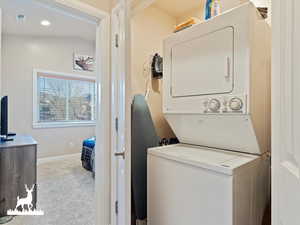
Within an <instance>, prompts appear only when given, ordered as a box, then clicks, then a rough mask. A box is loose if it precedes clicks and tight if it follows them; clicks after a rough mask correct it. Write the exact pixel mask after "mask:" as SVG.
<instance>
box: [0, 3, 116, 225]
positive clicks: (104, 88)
mask: <svg viewBox="0 0 300 225" xmlns="http://www.w3.org/2000/svg"><path fill="white" fill-rule="evenodd" d="M5 3H6V2H3V3H1V5H0V8H2V16H3V21H2V22H3V23H5V22H6V21H7V20H6V17H5V15H6V13H8V14H9V15H11V13H10V11H9V10H10V9H12V8H13V7H12V5H8V7H6V6H5V5H4V4H5ZM7 3H8V4H16V6H20V5H22V1H7ZM23 3H24V2H23ZM2 4H3V5H2ZM30 4H33V5H34V6H35V7H36V8H35V9H34V11H33V13H29V14H26V12H25V11H24V10H25V9H26V7H21V8H22V10H23V11H22V10H18V13H14V15H11V16H12V17H11V21H10V22H11V23H9V22H8V23H7V24H8V26H7V28H13V25H12V23H15V22H16V23H17V26H19V28H21V29H18V31H19V32H20V31H23V32H24V33H25V32H28V30H29V29H23V30H22V27H25V26H24V25H25V23H29V22H30V20H31V19H32V15H33V14H35V13H37V14H40V15H42V14H43V13H42V12H43V10H44V11H47V10H48V11H53V12H55V13H57V14H58V16H57V17H56V18H52V19H51V21H50V19H45V20H43V21H42V20H39V21H36V22H37V23H38V24H37V26H41V27H42V26H43V27H42V29H45V30H46V29H47V28H50V29H48V30H51V29H53V27H54V25H55V24H59V22H62V21H63V20H61V19H59V18H60V17H63V16H65V17H66V16H68V17H69V20H70V21H72V20H77V22H78V21H79V22H78V23H80V21H81V22H86V24H93V26H94V34H93V35H94V44H93V47H92V48H93V54H92V55H93V57H94V58H95V67H94V78H93V79H90V76H84V75H86V74H88V72H86V74H84V73H85V72H84V71H83V72H82V73H83V76H82V77H81V76H77V77H76V79H75V78H74V76H73V75H77V74H78V73H81V72H78V73H77V72H76V71H75V70H74V71H71V72H70V71H66V69H56V68H54V69H51V68H46V67H47V66H45V64H42V63H36V65H34V66H33V65H32V68H30V69H28V70H27V71H24V74H25V72H26V74H27V73H28V74H30V73H31V74H33V75H32V76H27V75H26V78H25V76H23V77H21V78H20V79H18V78H17V77H12V76H10V77H7V76H6V74H8V73H9V71H10V70H9V66H7V65H8V63H7V62H9V63H13V62H14V59H13V58H9V60H8V58H6V56H7V55H6V54H4V56H3V58H2V62H5V63H3V64H2V67H1V71H2V74H1V75H2V77H1V78H2V80H3V81H4V80H5V82H2V87H1V94H2V95H4V94H6V93H7V94H8V95H12V94H13V93H12V92H11V89H12V88H11V87H14V81H15V87H16V88H15V89H16V90H18V91H20V94H19V96H21V97H20V98H18V97H17V96H18V94H16V95H15V96H12V98H11V107H12V108H11V110H12V112H13V113H12V114H11V119H12V120H14V119H17V118H18V121H19V124H18V121H17V122H15V121H13V123H14V124H13V125H12V128H14V129H15V131H16V132H17V133H27V134H29V135H31V134H33V136H37V133H39V134H41V133H43V132H45V129H51V130H52V131H53V129H59V130H60V131H59V132H61V136H62V135H64V133H65V134H67V133H68V131H69V130H68V131H67V129H69V128H67V127H59V128H57V127H56V128H54V127H47V128H46V127H38V126H37V124H35V122H39V121H40V119H41V118H42V117H43V118H46V120H49V119H50V117H49V114H51V117H52V114H53V113H52V111H51V109H50V108H49V107H48V106H45V105H43V106H40V107H39V108H43V109H44V110H43V112H42V115H43V116H41V114H40V116H39V117H35V115H37V114H35V113H34V112H33V113H29V114H31V116H29V117H28V118H29V119H26V118H25V112H24V118H23V119H20V118H21V117H22V115H17V111H19V113H20V112H22V111H21V110H16V107H18V104H12V103H13V102H14V99H20V100H21V98H22V97H24V96H25V97H26V99H30V100H29V102H27V103H26V102H24V101H20V104H19V105H21V106H22V105H23V106H22V107H23V108H24V111H27V110H28V112H30V111H34V110H35V109H36V107H34V103H40V101H37V98H35V97H34V95H35V94H37V93H40V92H37V89H38V88H41V86H39V85H38V84H40V83H41V82H42V80H44V81H45V82H44V84H45V83H46V80H49V79H58V77H57V76H59V78H63V79H59V81H61V82H60V83H61V87H63V86H64V87H71V86H72V83H73V84H74V83H77V84H79V85H83V84H84V83H85V85H83V86H84V88H83V89H84V90H89V93H88V94H86V96H85V103H83V104H81V105H80V107H83V108H84V109H83V110H82V111H81V112H78V115H77V116H79V117H80V120H84V118H87V120H92V118H93V120H94V124H93V125H91V124H90V125H88V127H92V128H91V129H93V130H94V131H93V132H91V133H89V134H88V136H92V133H94V134H97V140H98V141H97V142H96V147H95V149H96V150H95V152H96V156H95V162H96V163H95V167H96V168H95V170H96V175H95V182H93V183H92V184H91V185H95V188H94V189H95V196H96V198H94V197H92V198H93V199H96V200H95V205H94V206H93V208H95V212H99V213H95V214H96V215H97V217H95V218H94V220H96V224H103V223H106V224H108V223H109V222H107V221H109V214H110V208H109V203H108V204H107V201H108V200H109V197H107V196H109V180H110V179H109V170H107V168H108V167H109V165H107V163H109V160H108V159H109V155H110V154H109V152H108V151H104V150H107V149H109V146H110V142H109V139H110V138H109V132H107V131H108V130H109V129H110V124H109V122H108V121H109V119H107V118H110V108H109V107H102V106H105V105H109V94H110V93H109V90H110V88H109V82H110V78H109V76H104V74H109V65H108V63H109V58H108V57H109V47H108V46H109V33H108V30H109V16H108V14H107V13H105V12H102V11H100V10H98V9H95V8H93V7H90V6H88V5H86V4H84V3H78V2H64V3H57V2H54V1H32V2H30V3H28V2H26V5H27V6H28V5H30ZM43 16H45V17H46V16H47V14H46V13H44V14H43ZM55 19H57V21H55ZM47 22H48V23H47ZM51 22H52V25H50V24H49V23H51ZM39 23H41V24H39ZM62 23H63V22H62ZM59 25H62V24H59ZM77 25H79V24H77ZM67 27H68V29H69V35H70V36H76V35H75V34H74V32H75V33H76V26H74V25H70V26H67ZM5 29H6V28H5V26H3V32H5ZM32 29H33V31H36V29H35V28H34V27H33V28H32ZM68 29H65V30H68ZM84 29H87V30H86V31H85V32H82V34H84V35H86V34H88V33H89V32H88V31H89V28H88V25H87V26H86V27H84ZM52 32H53V33H52V36H55V34H58V33H59V32H57V30H54V31H53V30H52ZM62 32H63V30H62ZM12 33H13V31H11V32H10V34H8V33H7V34H5V35H7V36H8V35H12ZM14 35H15V36H17V35H20V34H17V33H15V34H14ZM24 36H25V34H24ZM29 36H31V37H29ZM32 36H38V34H35V35H33V34H32V35H30V33H27V38H28V39H30V43H29V42H26V43H27V44H24V43H23V44H22V43H20V42H19V43H20V45H18V46H19V47H18V48H16V49H15V50H16V52H15V53H13V54H10V55H11V56H13V55H14V54H15V55H16V56H18V57H20V55H21V54H20V53H24V52H25V48H26V47H28V48H29V49H31V50H32V51H33V52H35V53H38V54H40V59H45V58H47V56H48V55H50V54H51V53H53V52H54V51H55V48H56V49H58V48H59V46H61V49H60V50H61V54H60V55H59V56H63V54H65V53H66V52H67V51H66V50H63V47H66V46H67V45H68V44H63V43H62V44H61V45H59V44H57V42H55V43H54V42H53V45H52V46H53V48H51V47H49V48H47V49H48V50H47V51H48V52H47V53H45V52H44V50H43V49H42V48H41V43H37V42H36V39H35V40H34V41H33V40H32V38H33V37H32ZM41 36H42V34H40V36H38V39H40V40H41V39H43V38H42V37H41ZM49 36H50V35H49ZM65 36H66V35H65ZM51 38H52V37H51ZM55 38H56V39H62V38H63V37H53V39H55ZM68 38H69V40H70V42H72V43H73V44H74V45H76V46H77V47H78V46H80V45H81V44H83V43H82V42H84V41H79V42H80V43H79V42H76V41H75V40H73V39H72V41H71V38H70V37H68ZM4 39H6V40H5V42H3V46H2V50H3V51H6V50H7V49H8V46H9V45H8V44H7V43H9V42H11V41H13V40H14V38H11V37H4ZM15 39H18V38H15ZM80 39H89V37H87V36H86V37H83V36H81V37H80ZM48 43H49V42H48ZM65 43H67V42H65ZM76 43H77V44H76ZM69 44H70V43H69ZM13 46H15V47H17V45H13ZM22 49H23V52H20V53H18V51H22ZM71 49H72V47H71ZM74 49H76V48H74ZM95 49H96V50H95ZM8 51H9V52H10V50H8ZM71 51H72V50H71ZM78 51H79V52H80V50H78ZM82 53H83V54H81V53H79V54H80V56H76V55H75V52H73V53H72V54H73V56H70V54H68V56H66V55H65V56H63V57H61V58H66V59H68V65H70V67H71V68H72V67H73V66H75V65H72V64H73V62H75V57H77V60H81V59H84V57H85V56H89V52H86V54H85V53H84V52H82ZM72 54H71V55H72ZM84 55H85V56H84ZM73 57H74V58H73ZM16 58H17V57H16ZM61 58H60V57H57V64H63V63H62V62H61ZM72 58H73V59H72ZM22 59H23V61H24V62H27V63H28V61H29V55H27V56H23V57H22ZM48 59H49V58H48ZM6 60H8V61H6ZM45 61H46V59H45ZM50 61H52V60H50V59H49V63H48V64H47V65H51V62H50ZM72 61H73V62H72ZM16 62H17V60H16ZM35 62H37V60H35ZM5 66H6V67H5ZM18 66H19V67H21V66H20V65H17V64H14V65H12V66H11V67H18ZM4 68H6V69H7V70H4ZM73 69H74V68H72V69H71V70H73ZM21 72H23V71H21ZM10 74H20V73H19V72H18V73H10ZM43 75H47V76H43ZM34 77H35V78H36V81H40V82H34ZM67 78H68V79H67ZM78 78H80V79H78ZM9 79H10V80H9ZM39 79H40V80H39ZM27 81H28V83H26V84H25V82H27ZM69 81H70V82H69ZM49 83H51V82H49ZM52 83H55V82H52ZM56 83H57V82H56ZM93 83H94V84H93ZM6 84H9V85H11V86H10V87H7V86H6ZM27 84H28V85H27ZM19 85H20V86H19ZM25 86H26V88H24V87H25ZM31 86H32V87H31ZM49 86H50V85H49V84H48V85H44V87H47V88H46V89H49ZM73 86H74V85H73ZM75 86H76V85H75ZM83 86H81V87H83ZM92 86H95V88H94V89H93V88H91V87H92ZM28 87H30V88H28ZM44 89H45V88H44ZM71 89H72V88H69V89H68V90H69V91H68V90H67V91H66V92H65V93H70V92H72V91H71ZM64 90H66V89H64ZM22 92H23V94H22ZM31 92H32V96H33V97H32V98H30V95H31V94H29V93H31ZM90 93H94V100H92V99H93V97H92V96H90ZM65 95H67V94H65ZM28 97H29V98H28ZM44 97H45V95H44ZM69 97H70V96H69ZM71 98H72V97H71ZM48 100H49V99H48ZM73 100H74V98H73ZM31 101H32V104H31ZM93 101H94V102H93ZM68 102H72V100H70V99H69V101H68ZM44 103H47V99H46V100H45V101H44ZM89 105H92V106H94V107H95V106H97V107H95V109H89V110H87V108H89ZM14 106H15V107H14ZM13 107H14V108H13ZM66 108H69V111H70V112H71V110H70V108H71V104H69V105H67V106H66ZM91 108H92V107H91ZM14 109H15V111H14ZM50 111H51V113H49V112H50ZM79 111H80V110H79ZM87 111H90V112H87ZM70 114H72V113H63V115H66V116H69V117H70ZM79 114H80V115H79ZM92 114H93V115H92ZM47 116H48V117H47ZM79 117H76V119H72V118H70V120H79V119H78V118H79ZM36 118H39V120H35V119H36ZM56 118H57V117H56ZM61 120H66V118H63V119H61ZM26 121H27V122H28V123H30V125H29V127H30V129H28V130H26V129H21V128H20V127H21V124H22V123H24V124H25V122H26ZM101 121H103V122H101ZM19 125H20V126H19ZM44 125H45V124H44ZM56 125H58V124H56ZM77 125H79V124H77ZM82 125H83V124H82ZM85 125H87V124H85ZM85 125H84V126H83V127H82V129H88V130H90V128H87V126H85ZM26 126H28V124H27V125H26ZM52 126H53V125H52ZM77 127H79V126H77ZM34 129H41V130H40V132H38V131H36V130H35V131H33V130H34ZM62 130H63V131H62ZM31 131H32V132H31ZM59 132H58V133H59ZM34 133H35V134H34ZM55 133H56V134H55ZM58 133H57V132H55V131H54V133H52V138H53V135H57V134H58ZM82 133H87V132H86V131H84V132H82ZM47 136H48V135H47V133H45V134H44V135H43V137H38V138H39V139H41V140H44V141H41V144H42V145H43V144H44V143H45V144H47V142H49V143H55V138H54V139H51V136H50V135H49V136H48V137H47ZM78 141H79V142H78ZM82 141H83V140H82V137H80V138H78V139H77V138H76V140H75V139H74V142H73V141H69V143H68V146H67V147H69V148H68V149H69V150H67V151H66V153H67V154H68V153H72V147H74V145H75V146H78V143H80V142H82ZM80 144H81V143H80ZM51 148H52V147H51ZM51 148H49V149H50V151H51ZM77 148H78V147H77ZM43 149H45V148H43ZM52 149H53V151H56V150H57V149H56V147H53V148H52ZM56 153H57V152H56ZM40 154H41V155H43V154H44V156H52V157H53V156H55V158H54V160H65V158H63V157H61V156H59V157H58V158H57V157H56V154H49V155H47V154H45V151H44V152H42V150H41V151H40ZM77 155H78V154H77ZM52 159H53V158H52ZM78 160H79V161H80V157H78ZM42 161H43V160H42ZM44 161H47V160H44ZM97 171H98V172H97ZM62 187H63V186H62ZM100 187H101V188H100ZM102 187H104V188H102ZM98 190H99V191H98ZM85 191H86V190H82V192H85ZM86 200H87V199H86ZM38 201H39V200H38ZM55 204H56V203H53V207H55ZM45 213H46V214H47V212H45ZM70 213H71V214H72V213H73V212H70ZM96 215H95V216H96ZM103 220H105V221H106V222H103ZM93 222H94V223H95V221H93ZM94 223H93V224H94ZM55 224H58V223H55Z"/></svg>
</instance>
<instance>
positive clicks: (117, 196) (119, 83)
mask: <svg viewBox="0 0 300 225" xmlns="http://www.w3.org/2000/svg"><path fill="white" fill-rule="evenodd" d="M129 15H130V9H129V3H128V1H127V0H121V1H120V2H119V3H118V5H117V6H116V7H115V8H114V9H113V11H112V45H111V47H112V117H113V118H112V124H113V126H115V124H116V121H115V119H116V118H118V121H119V122H118V132H116V130H115V129H112V149H113V150H112V151H113V154H112V163H111V165H112V168H111V171H112V187H111V190H112V193H111V200H112V202H111V204H112V205H113V204H115V202H116V201H117V202H118V203H119V204H118V208H119V210H118V211H119V212H118V213H117V214H116V213H115V212H114V210H113V211H112V213H111V217H112V225H130V224H131V101H132V99H131V98H132V95H131V77H130V67H131V64H130V61H131V60H130V57H131V54H130V16H129ZM117 26H118V27H117ZM115 34H118V47H116V46H115ZM121 152H125V160H124V159H122V158H121V157H120V156H119V157H118V156H117V157H116V156H115V155H114V153H121Z"/></svg>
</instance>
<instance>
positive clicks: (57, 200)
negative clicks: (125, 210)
mask: <svg viewBox="0 0 300 225" xmlns="http://www.w3.org/2000/svg"><path fill="white" fill-rule="evenodd" d="M94 193H95V192H94V180H93V178H92V174H91V173H90V172H88V171H86V170H84V169H83V168H82V166H81V161H80V158H79V157H78V156H72V157H71V158H68V159H67V160H56V161H51V162H46V163H43V164H40V165H39V166H38V198H37V199H38V206H37V208H38V209H41V210H43V211H44V212H45V215H44V216H18V217H15V218H14V220H13V221H11V222H9V223H7V225H94V224H95V208H94V206H95V198H94Z"/></svg>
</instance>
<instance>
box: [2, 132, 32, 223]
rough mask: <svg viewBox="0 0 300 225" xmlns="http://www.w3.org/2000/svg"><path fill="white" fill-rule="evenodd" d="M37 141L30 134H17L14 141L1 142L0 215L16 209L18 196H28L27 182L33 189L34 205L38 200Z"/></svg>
mask: <svg viewBox="0 0 300 225" xmlns="http://www.w3.org/2000/svg"><path fill="white" fill-rule="evenodd" d="M36 165H37V142H36V141H35V140H34V139H33V138H32V137H30V136H21V135H17V136H15V137H14V140H13V141H8V142H0V217H2V216H6V213H7V210H8V209H15V207H16V204H17V197H18V196H19V197H20V198H24V197H26V196H27V192H26V189H25V184H26V185H27V186H28V188H31V187H32V186H33V185H34V184H35V188H34V191H33V195H32V196H33V201H32V203H33V207H34V208H36V200H37V196H36V195H37V187H36V183H37V179H36V175H37V169H36Z"/></svg>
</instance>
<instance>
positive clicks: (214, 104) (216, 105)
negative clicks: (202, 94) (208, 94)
mask: <svg viewBox="0 0 300 225" xmlns="http://www.w3.org/2000/svg"><path fill="white" fill-rule="evenodd" d="M208 108H209V110H210V111H212V112H217V111H218V110H219V109H220V108H221V103H220V101H219V100H218V99H212V100H210V101H209V103H208Z"/></svg>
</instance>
